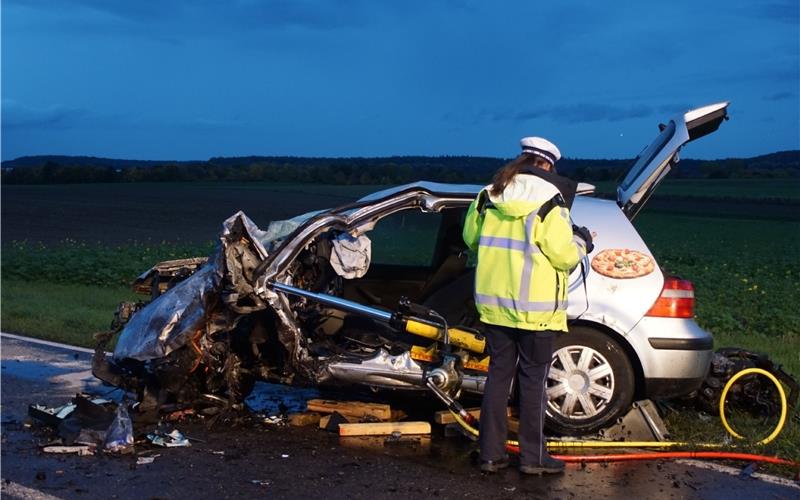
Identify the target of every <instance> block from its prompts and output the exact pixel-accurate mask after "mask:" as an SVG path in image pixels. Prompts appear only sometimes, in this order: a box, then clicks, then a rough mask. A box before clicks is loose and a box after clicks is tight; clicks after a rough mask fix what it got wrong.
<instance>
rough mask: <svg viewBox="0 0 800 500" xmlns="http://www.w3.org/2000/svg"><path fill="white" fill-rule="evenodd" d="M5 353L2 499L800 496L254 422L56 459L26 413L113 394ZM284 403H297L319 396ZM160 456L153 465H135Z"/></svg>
mask: <svg viewBox="0 0 800 500" xmlns="http://www.w3.org/2000/svg"><path fill="white" fill-rule="evenodd" d="M0 347H2V380H1V383H2V470H0V475H1V477H2V496H3V498H137V499H138V498H186V497H198V498H212V497H213V498H241V497H250V496H265V497H266V496H269V497H271V498H309V497H325V498H370V499H373V498H410V497H416V498H430V497H438V498H517V497H519V498H528V497H529V498H590V497H591V498H709V499H717V498H719V499H730V498H736V497H739V498H800V486H798V485H797V484H796V483H794V482H791V481H788V480H780V479H778V478H771V477H765V476H760V475H759V474H756V475H755V476H759V477H760V478H755V477H752V476H751V477H740V476H739V475H738V469H731V468H726V467H721V466H717V465H711V466H709V465H705V464H695V463H694V462H687V461H685V462H677V463H676V462H669V461H664V462H640V463H622V464H609V465H600V464H591V465H587V466H584V467H582V466H580V465H572V464H570V465H568V466H567V471H566V473H565V474H563V475H561V476H556V477H545V478H535V477H523V476H521V475H520V474H519V473H518V472H517V471H516V470H514V469H513V468H511V469H507V470H505V471H502V472H501V473H499V474H496V475H483V474H481V473H480V472H479V471H478V470H477V467H476V466H475V464H473V463H472V461H471V459H470V454H471V452H473V451H474V447H475V445H474V444H473V443H471V442H468V441H467V440H466V439H464V438H459V437H455V438H445V437H444V436H443V435H442V433H441V432H439V430H438V429H437V430H436V432H435V433H434V435H433V436H432V438H431V439H429V440H410V441H407V442H401V443H395V444H389V443H385V442H383V441H382V440H372V441H364V440H359V439H355V440H353V438H350V439H351V440H349V441H348V440H345V439H340V438H339V437H338V436H336V435H333V434H329V433H326V432H324V431H320V430H318V429H316V428H293V427H287V426H275V425H269V424H265V423H263V422H261V421H260V420H252V419H251V420H248V421H246V422H239V423H236V422H233V423H228V424H218V425H216V426H215V427H213V428H212V429H211V430H209V429H208V428H207V427H206V425H205V424H204V423H198V422H194V423H185V424H179V428H180V429H181V431H183V432H184V434H185V435H187V436H189V437H191V438H193V439H194V441H193V443H192V446H191V447H189V448H170V449H165V448H155V447H152V446H151V445H147V444H145V445H137V447H136V452H137V453H136V454H134V455H127V456H122V457H116V456H107V455H102V454H100V455H95V456H87V457H78V456H73V455H50V454H45V453H43V452H42V451H41V450H40V445H41V444H42V443H43V442H45V441H46V440H47V439H48V436H47V433H46V432H45V431H44V430H43V429H41V428H39V426H38V424H36V423H34V424H31V423H30V420H29V419H28V418H27V407H28V405H29V404H31V403H42V404H47V405H52V406H56V405H61V404H64V403H66V402H68V401H69V399H70V398H71V397H72V396H74V394H75V393H77V392H81V391H88V392H91V393H93V394H108V392H109V388H108V387H103V386H102V385H100V384H99V383H98V382H97V381H96V380H95V379H93V377H92V376H91V373H90V372H89V366H90V362H89V360H90V354H89V353H87V352H85V351H80V350H73V349H68V348H63V347H57V346H48V345H42V344H35V343H31V342H29V341H26V340H21V339H17V338H11V337H9V336H6V335H3V337H2V345H1V346H0ZM273 394H274V393H273ZM280 394H282V396H281V397H284V396H285V397H287V398H294V399H296V398H298V397H303V396H304V395H306V394H309V395H310V394H313V391H310V392H301V393H297V392H294V391H291V390H286V391H283V392H280ZM111 395H112V396H113V395H114V394H111ZM147 430H148V429H146V428H142V426H137V431H140V432H142V431H145V432H146V431H147ZM154 454H157V455H158V456H157V457H156V459H155V461H154V462H153V463H151V464H147V465H137V464H136V461H137V457H138V456H146V455H150V456H152V455H154ZM698 465H700V466H698ZM707 467H716V468H715V469H709V468H707Z"/></svg>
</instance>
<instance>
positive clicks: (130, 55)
mask: <svg viewBox="0 0 800 500" xmlns="http://www.w3.org/2000/svg"><path fill="white" fill-rule="evenodd" d="M799 12H800V2H798V1H797V0H760V1H759V0H752V1H745V0H711V1H696V0H695V1H684V0H681V1H672V2H655V1H628V2H625V1H623V2H598V1H572V0H563V1H551V2H536V1H530V0H529V1H516V2H502V1H499V2H485V1H478V0H475V1H470V0H463V1H462V0H442V1H437V0H427V1H422V0H405V1H399V0H398V1H377V0H338V1H333V0H262V1H259V0H234V1H229V2H221V1H212V0H160V1H147V0H4V1H3V3H2V13H1V15H2V158H3V159H4V160H7V159H13V158H16V157H19V156H23V155H37V154H69V155H93V156H106V157H113V158H131V159H159V160H167V159H176V160H187V159H198V160H204V159H207V158H209V157H211V156H243V155H296V156H389V155H476V156H500V157H511V156H514V155H516V153H517V152H518V140H519V138H520V137H522V136H525V135H542V136H545V137H547V138H549V139H551V140H553V141H554V142H556V144H558V145H559V147H560V148H561V150H562V152H563V154H564V155H565V156H568V157H573V158H631V157H633V156H635V155H636V154H637V153H638V152H639V150H640V149H641V148H642V147H643V146H644V145H645V144H646V143H648V142H649V141H650V139H651V138H652V137H653V136H654V135H655V134H656V133H657V125H658V123H659V122H661V121H665V120H667V119H669V117H671V116H672V115H674V114H675V113H678V112H681V111H684V110H686V109H689V108H691V107H697V106H701V105H705V104H710V103H713V102H717V101H723V100H729V101H731V106H730V109H729V113H730V116H731V120H730V121H729V122H726V123H725V124H723V126H722V127H721V129H720V130H719V131H718V132H717V133H715V134H713V135H711V136H708V137H705V138H703V139H701V140H699V141H697V142H696V143H693V144H691V145H689V146H687V147H686V148H685V150H684V154H683V156H684V157H686V158H724V157H747V156H755V155H759V154H765V153H770V152H775V151H780V150H787V149H800V104H799V103H798V93H800V14H799Z"/></svg>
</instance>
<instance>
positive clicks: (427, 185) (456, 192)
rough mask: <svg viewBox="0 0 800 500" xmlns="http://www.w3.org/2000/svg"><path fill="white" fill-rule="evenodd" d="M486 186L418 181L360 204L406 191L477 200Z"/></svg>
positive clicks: (582, 188) (581, 189)
mask: <svg viewBox="0 0 800 500" xmlns="http://www.w3.org/2000/svg"><path fill="white" fill-rule="evenodd" d="M484 187H485V186H481V185H480V184H447V183H443V182H431V181H417V182H411V183H409V184H403V185H402V186H395V187H391V188H387V189H384V190H382V191H376V192H374V193H371V194H368V195H367V196H364V197H363V198H360V199H359V200H358V201H359V202H364V201H373V200H379V199H381V198H386V197H387V196H391V195H393V194H396V193H401V192H404V191H412V190H422V191H427V192H429V193H431V194H436V195H442V196H461V197H464V198H475V196H477V195H478V193H479V192H480V190H481V189H483V188H484ZM594 190H595V187H594V185H592V184H587V183H585V182H579V183H578V189H577V194H578V195H586V194H591V193H594Z"/></svg>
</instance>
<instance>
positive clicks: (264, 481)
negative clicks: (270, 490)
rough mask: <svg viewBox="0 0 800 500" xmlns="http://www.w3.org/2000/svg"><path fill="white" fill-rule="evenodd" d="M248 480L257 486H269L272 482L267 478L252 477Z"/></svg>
mask: <svg viewBox="0 0 800 500" xmlns="http://www.w3.org/2000/svg"><path fill="white" fill-rule="evenodd" d="M250 482H251V483H253V484H256V485H258V486H269V485H270V484H272V481H270V480H269V479H252V480H251V481H250Z"/></svg>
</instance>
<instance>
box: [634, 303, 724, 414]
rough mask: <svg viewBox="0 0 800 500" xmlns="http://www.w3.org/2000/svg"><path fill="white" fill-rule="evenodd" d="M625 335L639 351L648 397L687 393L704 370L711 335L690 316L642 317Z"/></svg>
mask: <svg viewBox="0 0 800 500" xmlns="http://www.w3.org/2000/svg"><path fill="white" fill-rule="evenodd" d="M626 338H627V339H628V341H629V342H630V343H631V345H632V346H633V348H634V350H636V353H637V354H638V355H639V360H640V361H641V364H642V372H643V375H644V378H645V392H646V395H647V397H649V398H656V397H658V398H667V397H674V396H681V395H685V394H688V393H690V392H692V391H694V390H695V389H697V388H698V387H699V386H700V384H701V383H702V381H703V379H704V378H705V377H706V375H707V374H708V366H709V364H710V363H711V355H712V354H713V348H714V339H713V337H712V336H711V334H710V333H708V332H707V331H705V330H703V329H702V328H700V326H699V325H698V324H697V323H695V322H694V320H692V319H682V318H654V317H644V318H642V319H641V321H639V322H638V323H637V324H636V326H635V327H634V328H633V329H632V330H631V331H630V332H628V334H627V335H626Z"/></svg>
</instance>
